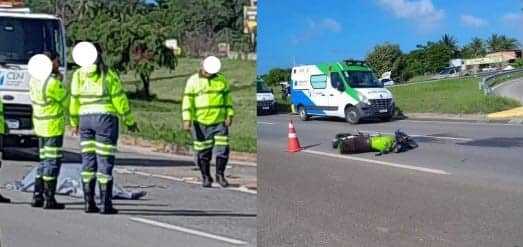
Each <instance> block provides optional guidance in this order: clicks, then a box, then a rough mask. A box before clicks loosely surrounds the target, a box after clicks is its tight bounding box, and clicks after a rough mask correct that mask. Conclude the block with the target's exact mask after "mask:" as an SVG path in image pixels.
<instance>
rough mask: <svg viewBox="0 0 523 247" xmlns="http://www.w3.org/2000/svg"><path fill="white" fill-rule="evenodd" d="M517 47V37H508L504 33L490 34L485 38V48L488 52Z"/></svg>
mask: <svg viewBox="0 0 523 247" xmlns="http://www.w3.org/2000/svg"><path fill="white" fill-rule="evenodd" d="M518 47H519V42H518V40H517V39H514V38H509V37H507V36H505V35H499V34H492V36H490V38H489V39H488V40H487V48H488V50H489V51H490V52H498V51H503V50H512V49H517V48H518Z"/></svg>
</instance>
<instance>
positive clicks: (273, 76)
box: [263, 68, 291, 86]
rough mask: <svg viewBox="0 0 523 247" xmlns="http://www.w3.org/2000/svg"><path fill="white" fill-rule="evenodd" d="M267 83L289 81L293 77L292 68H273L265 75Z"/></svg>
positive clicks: (275, 83)
mask: <svg viewBox="0 0 523 247" xmlns="http://www.w3.org/2000/svg"><path fill="white" fill-rule="evenodd" d="M263 79H264V80H265V83H267V85H269V86H276V85H278V83H280V82H282V81H289V80H290V79H291V70H290V69H282V68H275V69H271V70H270V71H269V73H267V75H265V76H263Z"/></svg>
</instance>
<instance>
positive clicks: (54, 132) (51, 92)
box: [29, 76, 69, 137]
mask: <svg viewBox="0 0 523 247" xmlns="http://www.w3.org/2000/svg"><path fill="white" fill-rule="evenodd" d="M29 85H30V86H29V95H30V97H31V102H32V105H33V125H34V130H35V133H36V135H37V136H41V137H53V136H61V135H63V134H64V131H65V126H64V124H65V111H66V109H67V105H68V98H69V97H67V96H68V95H67V90H66V89H65V88H64V86H63V85H62V82H61V81H60V80H58V79H57V78H55V77H54V76H51V77H49V78H48V79H47V80H45V81H40V80H37V79H34V78H32V79H31V81H30V84H29Z"/></svg>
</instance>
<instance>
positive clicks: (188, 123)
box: [182, 121, 191, 132]
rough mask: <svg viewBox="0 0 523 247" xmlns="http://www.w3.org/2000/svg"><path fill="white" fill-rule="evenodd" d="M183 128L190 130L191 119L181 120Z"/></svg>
mask: <svg viewBox="0 0 523 247" xmlns="http://www.w3.org/2000/svg"><path fill="white" fill-rule="evenodd" d="M182 128H183V130H185V131H187V132H191V121H183V126H182Z"/></svg>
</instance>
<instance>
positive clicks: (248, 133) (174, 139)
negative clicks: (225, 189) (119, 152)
mask: <svg viewBox="0 0 523 247" xmlns="http://www.w3.org/2000/svg"><path fill="white" fill-rule="evenodd" d="M178 62H179V63H178V67H177V68H176V70H175V71H168V70H159V71H156V72H155V73H154V74H153V75H152V76H151V78H152V82H151V93H152V94H153V95H155V97H154V98H153V99H152V100H150V101H147V100H144V99H141V98H140V97H137V96H136V93H135V92H136V91H137V89H139V88H141V81H139V80H138V78H137V77H136V76H135V75H134V74H133V73H129V74H126V75H122V80H123V81H124V84H125V87H126V89H127V92H128V96H129V98H130V100H131V105H132V110H133V114H134V116H135V117H136V119H137V122H138V125H139V127H140V132H138V133H128V132H125V131H124V133H125V134H127V135H131V136H136V137H141V138H144V139H147V140H154V141H158V140H159V141H164V142H167V143H173V144H178V145H189V144H190V136H189V134H188V133H186V132H185V131H183V130H182V127H181V118H182V116H181V99H182V94H183V90H184V87H185V82H186V80H187V78H188V77H189V76H190V75H192V74H193V73H196V72H197V71H198V68H199V64H200V60H199V59H191V58H181V59H179V61H178ZM222 64H223V66H222V68H223V69H222V72H223V73H224V74H225V76H226V78H228V79H229V82H230V85H231V91H232V95H233V101H234V108H235V111H236V117H235V119H234V122H233V126H232V127H231V129H230V143H231V149H232V150H234V151H237V152H249V153H255V152H256V97H255V90H256V89H255V86H254V85H253V81H254V78H255V71H256V65H255V62H252V61H236V60H227V59H225V60H223V61H222Z"/></svg>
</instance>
